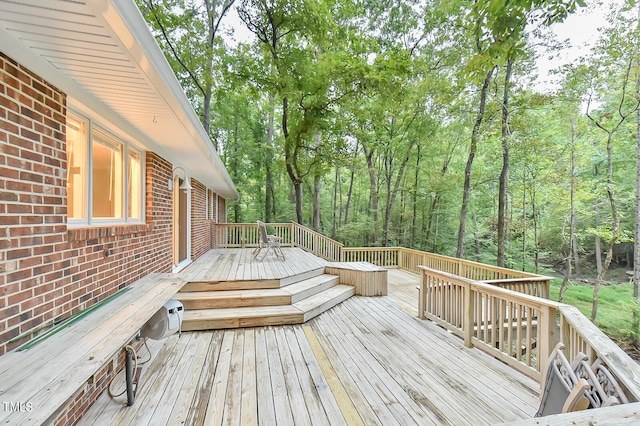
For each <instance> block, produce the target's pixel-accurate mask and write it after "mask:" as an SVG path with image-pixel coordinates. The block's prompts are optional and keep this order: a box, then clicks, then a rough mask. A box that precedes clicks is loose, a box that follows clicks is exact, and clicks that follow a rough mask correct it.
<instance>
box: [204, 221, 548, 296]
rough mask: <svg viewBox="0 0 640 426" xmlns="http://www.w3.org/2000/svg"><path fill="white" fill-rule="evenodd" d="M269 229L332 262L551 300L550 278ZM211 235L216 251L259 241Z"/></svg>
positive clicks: (229, 226)
mask: <svg viewBox="0 0 640 426" xmlns="http://www.w3.org/2000/svg"><path fill="white" fill-rule="evenodd" d="M267 227H268V228H269V232H270V233H273V234H275V235H278V236H279V237H280V238H281V245H283V246H285V247H300V248H302V249H304V250H306V251H308V252H310V253H313V254H315V255H316V256H319V257H322V258H323V259H326V260H329V261H332V262H369V263H373V264H374V265H378V266H382V267H385V268H400V269H405V270H407V271H410V272H413V273H416V274H419V273H420V269H419V265H422V266H427V267H429V268H432V269H437V270H439V271H443V272H448V273H450V274H453V275H458V276H461V277H464V278H468V279H471V280H476V281H483V282H485V283H487V284H491V285H495V286H498V287H503V288H508V289H511V290H515V291H518V292H521V293H525V294H529V295H532V296H540V297H544V298H548V297H549V285H550V282H551V278H549V277H544V276H540V275H536V274H531V273H528V272H523V271H516V270H513V269H507V268H501V267H498V266H492V265H485V264H483V263H479V262H473V261H471V260H465V259H458V258H455V257H450V256H443V255H441V254H434V253H428V252H424V251H420V250H412V249H407V248H404V247H344V245H343V244H341V243H339V242H337V241H335V240H332V239H331V238H329V237H326V236H324V235H322V234H320V233H318V232H316V231H314V230H312V229H309V228H307V227H305V226H302V225H300V224H298V223H269V224H267ZM212 232H213V238H212V240H213V246H214V247H217V248H234V247H256V246H257V245H258V243H259V241H260V235H259V233H258V226H257V224H255V223H220V224H214V225H213V231H212Z"/></svg>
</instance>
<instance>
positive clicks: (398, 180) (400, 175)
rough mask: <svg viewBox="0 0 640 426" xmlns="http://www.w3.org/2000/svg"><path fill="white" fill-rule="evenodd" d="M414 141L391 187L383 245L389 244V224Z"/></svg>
mask: <svg viewBox="0 0 640 426" xmlns="http://www.w3.org/2000/svg"><path fill="white" fill-rule="evenodd" d="M414 144H415V143H414V142H411V143H410V144H409V146H408V147H407V152H406V155H405V157H404V159H403V160H402V164H400V168H399V169H398V174H397V176H396V180H395V182H394V184H393V188H392V189H391V191H390V193H389V194H388V196H387V207H386V209H385V215H384V231H383V232H384V241H383V246H384V247H388V246H389V226H390V224H391V213H392V211H393V205H394V204H395V201H396V197H397V196H398V191H399V189H400V183H401V182H402V179H403V177H404V171H405V170H406V168H407V163H408V162H409V159H410V157H411V151H412V150H413V146H414Z"/></svg>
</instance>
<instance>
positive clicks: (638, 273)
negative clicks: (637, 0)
mask: <svg viewBox="0 0 640 426" xmlns="http://www.w3.org/2000/svg"><path fill="white" fill-rule="evenodd" d="M638 19H639V20H638V22H640V5H639V6H638ZM636 43H637V41H636ZM637 68H638V69H639V70H640V55H638V60H637ZM636 97H637V102H638V104H640V72H638V73H637V78H636ZM633 300H634V301H635V303H636V308H635V309H634V310H633V330H632V334H631V335H632V336H634V340H635V342H634V344H635V345H636V347H637V346H638V336H640V311H639V309H638V302H640V109H638V111H636V222H635V242H634V244H633Z"/></svg>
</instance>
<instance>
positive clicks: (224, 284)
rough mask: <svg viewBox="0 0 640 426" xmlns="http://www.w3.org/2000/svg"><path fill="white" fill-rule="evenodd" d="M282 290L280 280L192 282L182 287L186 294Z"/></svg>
mask: <svg viewBox="0 0 640 426" xmlns="http://www.w3.org/2000/svg"><path fill="white" fill-rule="evenodd" d="M267 288H280V280H277V279H265V280H235V281H192V282H189V283H187V284H185V285H184V287H182V291H183V292H185V293H191V292H194V291H224V290H258V289H267Z"/></svg>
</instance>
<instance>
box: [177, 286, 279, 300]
mask: <svg viewBox="0 0 640 426" xmlns="http://www.w3.org/2000/svg"><path fill="white" fill-rule="evenodd" d="M290 294H291V293H289V292H286V291H284V290H281V289H279V288H268V289H264V288H263V289H255V290H251V289H248V290H212V291H188V292H180V293H178V294H176V296H175V297H174V299H178V300H181V301H182V300H200V299H249V298H261V297H280V296H289V295H290Z"/></svg>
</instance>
